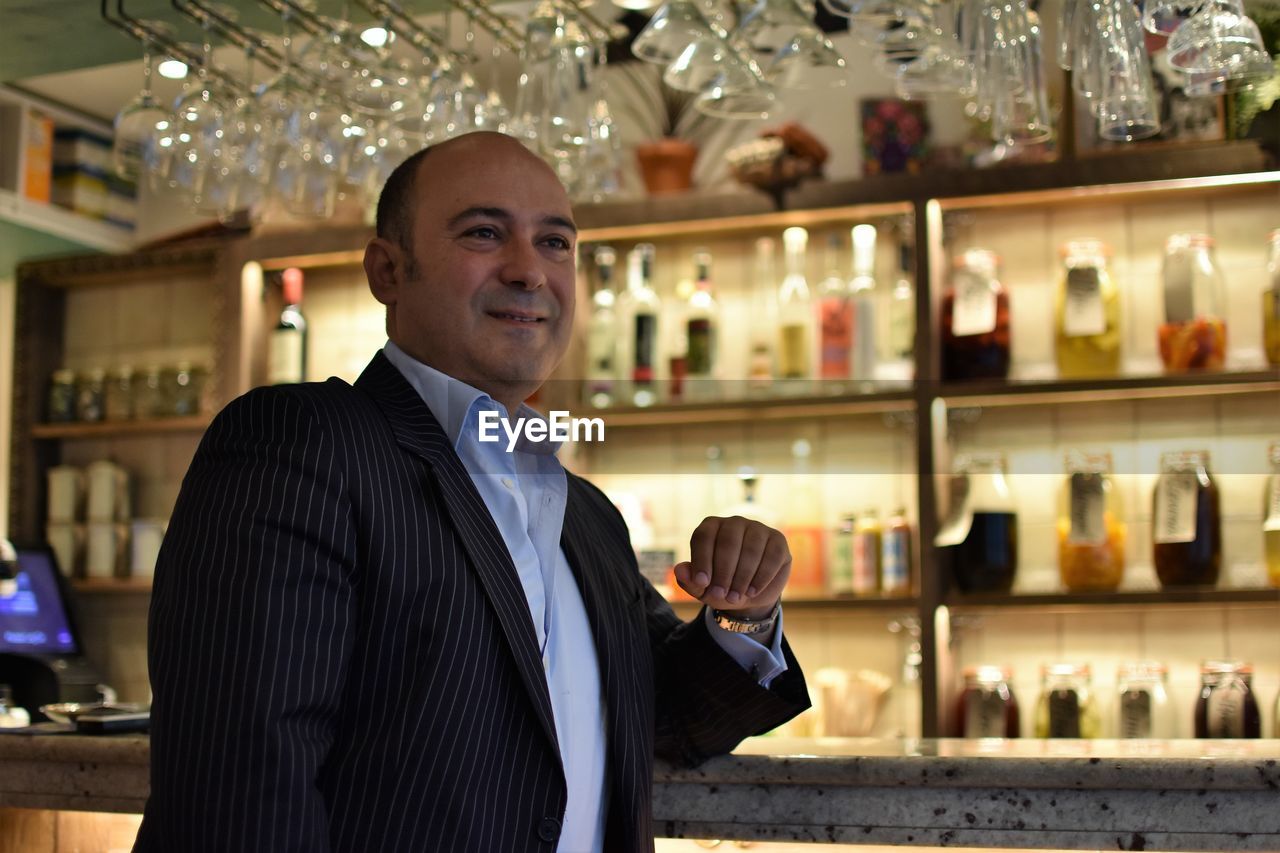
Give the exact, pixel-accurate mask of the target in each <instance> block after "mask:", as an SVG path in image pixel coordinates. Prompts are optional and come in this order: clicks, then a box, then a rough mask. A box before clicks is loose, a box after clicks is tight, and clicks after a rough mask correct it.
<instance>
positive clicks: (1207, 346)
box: [1159, 234, 1227, 372]
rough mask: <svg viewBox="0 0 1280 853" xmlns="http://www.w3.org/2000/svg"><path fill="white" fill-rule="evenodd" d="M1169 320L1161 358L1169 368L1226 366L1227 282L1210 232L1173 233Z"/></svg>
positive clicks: (1167, 280) (1168, 255)
mask: <svg viewBox="0 0 1280 853" xmlns="http://www.w3.org/2000/svg"><path fill="white" fill-rule="evenodd" d="M1163 277H1164V323H1163V324H1161V326H1160V333H1159V338H1160V359H1161V360H1162V361H1163V362H1164V366H1165V369H1166V370H1169V371H1173V372H1178V371H1184V370H1221V369H1222V366H1223V364H1224V363H1225V361H1226V357H1227V324H1226V320H1225V319H1224V317H1223V295H1222V294H1223V280H1222V273H1221V272H1219V270H1218V267H1217V264H1215V263H1214V260H1213V240H1211V239H1210V238H1209V236H1208V235H1206V234H1173V235H1171V236H1170V237H1169V240H1168V242H1166V244H1165V250H1164V269H1163Z"/></svg>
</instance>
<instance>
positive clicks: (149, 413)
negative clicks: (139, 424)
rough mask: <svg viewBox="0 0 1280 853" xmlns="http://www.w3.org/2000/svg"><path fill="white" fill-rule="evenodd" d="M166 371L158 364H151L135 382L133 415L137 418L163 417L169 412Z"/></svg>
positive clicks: (135, 378)
mask: <svg viewBox="0 0 1280 853" xmlns="http://www.w3.org/2000/svg"><path fill="white" fill-rule="evenodd" d="M163 375H164V372H163V371H162V370H161V369H160V367H159V366H158V365H154V364H152V365H149V366H148V367H147V368H146V369H145V370H144V371H143V372H142V375H141V376H139V377H134V382H133V416H134V417H135V418H162V417H164V416H165V415H166V414H168V403H167V400H166V395H165V388H164V382H163Z"/></svg>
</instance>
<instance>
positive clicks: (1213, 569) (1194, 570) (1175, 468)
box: [1151, 450, 1222, 587]
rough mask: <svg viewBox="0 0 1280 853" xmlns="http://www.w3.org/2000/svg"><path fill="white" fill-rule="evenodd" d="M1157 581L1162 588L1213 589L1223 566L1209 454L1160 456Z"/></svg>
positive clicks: (1154, 535)
mask: <svg viewBox="0 0 1280 853" xmlns="http://www.w3.org/2000/svg"><path fill="white" fill-rule="evenodd" d="M1151 527H1152V539H1153V540H1154V545H1155V555H1154V560H1155V567H1156V575H1157V576H1158V577H1159V578H1160V583H1161V585H1162V586H1166V587H1169V586H1198V585H1207V586H1212V585H1213V584H1216V583H1217V582H1218V571H1219V568H1220V566H1221V563H1222V514H1221V511H1220V508H1219V501H1218V486H1217V484H1215V483H1214V482H1213V478H1212V477H1210V476H1209V452H1208V451H1206V450H1190V451H1175V452H1170V453H1162V454H1160V479H1158V480H1157V481H1156V489H1155V499H1154V501H1153V509H1152V513H1151Z"/></svg>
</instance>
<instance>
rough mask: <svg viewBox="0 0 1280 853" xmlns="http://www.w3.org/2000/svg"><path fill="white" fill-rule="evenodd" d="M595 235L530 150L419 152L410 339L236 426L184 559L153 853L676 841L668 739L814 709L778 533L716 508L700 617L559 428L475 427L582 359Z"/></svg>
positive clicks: (209, 474) (695, 589) (701, 540)
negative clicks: (644, 551) (577, 255)
mask: <svg viewBox="0 0 1280 853" xmlns="http://www.w3.org/2000/svg"><path fill="white" fill-rule="evenodd" d="M575 237H576V229H575V227H574V224H573V217H572V212H571V210H570V206H569V202H568V199H567V197H566V195H565V193H564V190H563V189H562V188H561V186H560V184H559V182H558V180H557V179H556V177H555V174H554V173H553V172H552V171H551V170H550V169H549V168H548V167H547V166H546V165H544V164H543V163H542V162H541V161H540V160H538V159H537V158H536V157H534V156H533V155H531V154H529V153H528V152H527V151H526V150H525V149H524V148H522V147H521V146H520V145H519V143H517V142H515V141H514V140H512V139H510V138H508V137H505V136H501V135H499V134H494V133H478V134H471V135H468V136H465V137H460V138H457V139H454V140H452V141H449V142H446V143H443V144H441V145H438V146H435V147H434V148H431V149H427V151H425V152H421V153H419V154H418V155H415V157H413V158H411V159H410V160H409V161H407V162H406V163H405V164H404V165H403V166H402V167H401V168H400V169H399V170H397V173H396V174H395V175H393V176H392V177H391V178H390V179H389V180H388V182H387V186H386V188H385V189H384V190H383V194H382V197H381V198H380V200H379V205H378V236H377V238H376V239H374V240H373V241H372V242H370V244H369V246H368V249H367V250H366V253H365V262H364V266H365V272H366V275H367V277H368V280H369V287H370V289H371V291H372V292H373V295H374V296H375V297H376V298H377V299H378V300H379V301H380V302H382V303H383V304H385V305H386V311H387V334H388V337H389V338H390V341H389V342H388V344H387V346H386V348H385V349H384V350H383V352H381V353H379V354H378V355H376V356H375V357H374V360H373V362H372V363H371V364H370V365H369V367H368V368H367V369H366V370H365V372H364V373H363V374H362V375H361V376H360V378H359V379H358V380H357V382H356V384H355V385H354V386H350V385H347V384H346V383H345V382H342V381H341V380H338V379H330V380H329V381H328V382H325V383H317V384H309V385H301V386H289V387H277V388H260V389H256V390H254V391H251V392H250V393H248V394H246V395H245V396H243V397H241V398H240V399H238V400H236V401H234V402H233V403H232V404H231V405H229V406H228V407H227V408H226V409H225V410H224V411H223V412H222V413H221V414H220V415H219V416H218V418H217V419H216V420H215V421H214V423H213V424H212V425H211V426H210V428H209V431H208V433H207V434H206V436H205V438H204V440H203V441H202V443H201V445H200V448H199V450H198V451H197V453H196V457H195V459H194V460H193V462H192V465H191V470H190V472H189V473H188V475H187V478H186V480H185V481H184V483H183V488H182V493H181V495H180V496H179V499H178V503H177V506H176V508H175V510H174V515H173V518H172V522H171V524H170V527H169V533H168V535H167V537H166V539H165V543H164V549H163V552H162V554H161V558H160V563H159V565H158V567H157V571H156V577H155V586H154V592H153V601H152V609H151V623H150V636H149V641H148V645H149V657H150V664H151V678H152V686H153V693H154V704H153V709H152V737H151V755H152V773H151V798H150V800H149V801H148V803H147V809H146V814H145V817H144V820H143V824H142V828H141V830H140V832H139V836H138V842H137V846H136V847H135V850H139V851H153V850H156V851H158V850H164V851H197V850H220V851H221V850H227V851H237V853H239V851H257V850H261V851H268V850H269V851H294V850H296V851H327V850H332V851H388V850H409V851H427V850H430V851H454V850H457V851H494V853H515V851H546V853H551V851H560V853H587V851H602V850H607V851H638V850H648V849H651V847H652V844H653V841H652V829H651V827H650V819H651V818H650V786H651V779H652V760H653V755H654V753H655V751H656V752H657V753H658V754H660V755H662V756H664V757H666V758H669V759H671V760H674V761H678V762H681V763H684V764H693V763H697V762H699V761H701V760H703V759H705V758H706V757H708V756H710V755H714V754H717V753H723V752H727V751H728V750H730V749H732V748H733V746H734V745H735V744H737V743H738V742H739V740H741V739H742V738H743V737H745V736H748V735H751V734H756V733H760V732H764V731H767V730H768V729H770V728H773V727H774V726H776V725H778V724H780V723H782V722H784V721H785V720H787V719H789V718H790V717H792V716H794V715H795V714H796V713H798V712H800V711H801V710H803V709H804V708H805V707H807V706H808V698H807V694H806V690H805V684H804V680H803V677H802V675H801V673H800V669H799V666H798V665H797V663H796V662H795V659H794V658H793V657H792V656H791V654H790V651H789V649H788V648H787V646H786V644H785V643H784V642H783V641H782V637H781V629H780V627H779V626H778V625H777V624H776V620H777V619H778V601H779V597H780V594H781V592H782V588H783V586H784V585H785V584H786V581H787V576H788V574H789V571H790V555H789V553H788V551H787V548H786V542H785V540H784V539H783V538H782V537H781V535H780V534H778V533H777V531H774V530H771V529H769V528H767V527H764V526H763V525H760V524H758V523H755V522H748V521H745V520H744V519H740V518H734V519H716V518H709V519H706V520H705V521H703V522H702V524H700V525H699V526H698V528H697V530H696V531H694V533H693V537H692V539H691V547H692V560H691V561H690V562H686V563H682V564H681V565H680V566H678V567H677V571H676V575H677V578H678V580H679V582H680V584H681V586H682V587H684V588H685V589H686V590H688V591H689V592H690V593H691V594H693V595H695V596H697V597H699V598H700V599H701V600H702V601H703V602H705V603H706V604H707V605H708V606H709V607H710V608H714V609H715V610H716V611H717V612H718V615H715V616H713V615H712V614H711V612H710V611H707V612H705V613H704V614H703V615H700V616H699V617H698V618H696V619H694V620H693V621H692V622H689V623H682V622H680V621H679V620H678V619H677V618H676V617H675V615H674V614H673V613H672V612H671V610H670V608H669V607H668V606H667V605H666V603H665V602H664V601H663V600H662V599H661V597H660V596H658V595H657V593H656V592H655V591H654V590H653V588H652V587H651V586H650V585H649V584H648V583H646V582H645V581H644V580H643V579H642V578H641V576H640V575H639V573H638V571H637V568H636V563H635V558H634V554H633V553H632V551H631V547H630V543H629V541H628V538H627V530H626V527H625V525H624V524H623V522H622V519H621V516H620V515H619V514H618V512H617V511H616V510H615V509H614V508H613V506H612V505H611V504H610V503H609V501H608V500H607V499H606V498H605V497H604V495H603V494H602V493H601V492H600V491H599V490H597V489H596V488H595V487H593V486H591V485H590V484H588V483H587V482H585V481H584V480H581V479H579V478H577V477H574V476H571V475H567V474H566V472H565V471H564V470H563V468H561V467H560V465H559V463H558V462H557V461H556V459H555V456H554V447H552V446H550V445H547V444H539V443H536V442H525V443H524V444H522V445H519V446H517V447H516V449H515V452H510V453H509V452H507V451H506V444H505V442H503V443H499V444H482V443H481V442H479V441H478V419H479V414H480V413H481V412H497V413H499V414H500V415H502V416H503V417H506V416H508V415H511V416H512V417H513V418H514V416H515V415H516V414H517V413H520V414H522V415H524V416H530V415H532V414H533V413H532V410H530V409H528V408H527V407H526V408H524V409H523V410H522V409H521V406H522V402H521V401H522V400H524V399H526V398H527V397H528V396H529V395H530V394H532V393H533V391H535V390H536V389H537V388H538V387H539V385H540V384H541V383H542V382H543V381H544V380H545V379H546V377H547V376H548V375H550V373H551V371H552V370H553V369H554V368H555V366H556V365H557V363H558V362H559V361H560V359H561V357H562V356H563V355H564V352H565V349H566V347H567V345H568V342H569V337H570V330H571V328H572V323H573V312H574V286H575V282H574V278H575V270H574V266H575V261H574V241H575ZM757 629H763V630H758V633H755V634H748V633H739V632H749V631H754V630H757Z"/></svg>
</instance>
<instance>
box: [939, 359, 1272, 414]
mask: <svg viewBox="0 0 1280 853" xmlns="http://www.w3.org/2000/svg"><path fill="white" fill-rule="evenodd" d="M1268 393H1280V369H1276V368H1272V369H1269V370H1256V371H1249V372H1244V373H1189V374H1178V375H1158V376H1121V377H1116V378H1113V379H1092V380H1091V379H1055V380H1049V381H1019V380H1010V381H981V382H965V383H948V384H944V385H942V386H941V387H940V389H939V393H938V396H939V397H940V398H942V399H943V400H946V401H947V402H949V403H952V404H955V405H961V406H964V405H970V406H986V407H988V408H994V407H997V406H1038V405H1042V404H1045V403H1096V402H1099V401H1104V400H1150V399H1155V398H1162V397H1163V398H1168V397H1207V396H1215V395H1220V394H1268Z"/></svg>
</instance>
